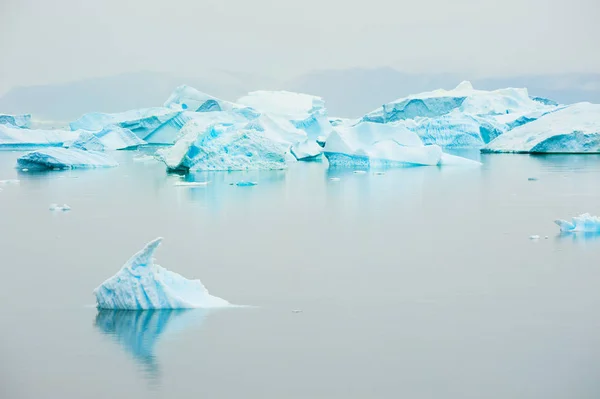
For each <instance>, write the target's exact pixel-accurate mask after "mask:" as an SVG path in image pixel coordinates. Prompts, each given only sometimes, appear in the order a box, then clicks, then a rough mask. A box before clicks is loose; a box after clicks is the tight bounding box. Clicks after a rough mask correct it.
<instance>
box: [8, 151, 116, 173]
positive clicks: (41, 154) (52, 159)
mask: <svg viewBox="0 0 600 399" xmlns="http://www.w3.org/2000/svg"><path fill="white" fill-rule="evenodd" d="M118 165H119V164H118V163H117V161H115V160H113V159H112V158H110V157H109V156H108V155H106V154H105V153H102V152H97V151H84V150H80V149H77V148H45V149H41V150H37V151H32V152H28V153H27V154H25V155H22V156H21V157H19V158H18V159H17V167H18V168H26V169H29V170H31V169H38V170H39V169H50V170H55V169H91V168H110V167H115V166H118Z"/></svg>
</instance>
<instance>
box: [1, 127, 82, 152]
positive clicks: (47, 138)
mask: <svg viewBox="0 0 600 399" xmlns="http://www.w3.org/2000/svg"><path fill="white" fill-rule="evenodd" d="M79 134H81V131H70V130H40V129H23V128H17V127H12V126H9V125H0V147H60V146H62V145H63V144H65V143H67V142H71V141H73V140H75V139H77V137H78V136H79Z"/></svg>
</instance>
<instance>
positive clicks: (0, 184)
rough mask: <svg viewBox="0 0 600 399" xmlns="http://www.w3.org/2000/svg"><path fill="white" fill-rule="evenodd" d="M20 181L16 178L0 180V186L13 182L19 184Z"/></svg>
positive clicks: (12, 183)
mask: <svg viewBox="0 0 600 399" xmlns="http://www.w3.org/2000/svg"><path fill="white" fill-rule="evenodd" d="M20 182H21V181H20V180H18V179H7V180H0V186H8V185H15V184H19V183H20Z"/></svg>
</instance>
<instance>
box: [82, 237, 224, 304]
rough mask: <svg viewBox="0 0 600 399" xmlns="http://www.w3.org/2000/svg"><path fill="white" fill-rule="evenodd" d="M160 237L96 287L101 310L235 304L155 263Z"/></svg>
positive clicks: (200, 284) (197, 281)
mask: <svg viewBox="0 0 600 399" xmlns="http://www.w3.org/2000/svg"><path fill="white" fill-rule="evenodd" d="M161 241H162V238H157V239H155V240H153V241H151V242H149V243H148V244H146V246H145V247H144V248H143V249H142V250H141V251H139V252H138V253H136V254H135V255H133V257H131V259H129V260H128V261H127V263H125V265H124V266H123V267H122V268H121V270H119V272H118V273H117V274H115V275H114V276H113V277H111V278H110V279H108V280H106V281H105V282H104V283H102V284H101V285H100V286H99V287H97V288H96V289H95V290H94V295H95V296H96V303H97V307H98V308H100V309H129V310H142V309H185V308H223V307H229V306H232V305H231V304H230V303H229V302H227V301H226V300H224V299H221V298H218V297H215V296H212V295H210V294H209V293H208V291H207V289H206V288H205V287H204V285H202V283H201V282H200V280H188V279H186V278H184V277H182V276H180V275H179V274H177V273H174V272H171V271H169V270H167V269H164V268H163V267H161V266H159V265H157V264H155V263H154V259H153V256H154V252H155V251H156V249H157V248H158V246H159V245H160V243H161Z"/></svg>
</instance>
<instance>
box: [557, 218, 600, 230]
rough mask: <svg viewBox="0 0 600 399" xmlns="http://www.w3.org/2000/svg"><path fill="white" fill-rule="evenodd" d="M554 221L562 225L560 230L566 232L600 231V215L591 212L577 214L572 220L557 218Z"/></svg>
mask: <svg viewBox="0 0 600 399" xmlns="http://www.w3.org/2000/svg"><path fill="white" fill-rule="evenodd" d="M554 223H556V224H557V225H558V226H559V227H560V231H562V232H564V233H571V232H581V233H600V217H597V216H592V215H590V214H589V213H584V214H583V215H580V216H575V217H573V219H572V221H571V222H568V221H566V220H560V219H559V220H555V221H554Z"/></svg>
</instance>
